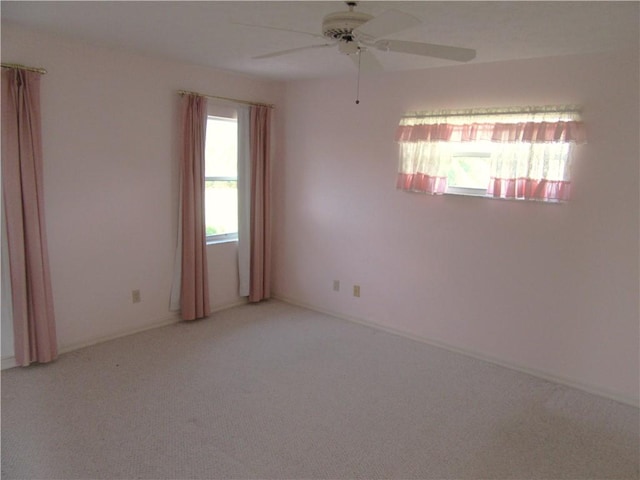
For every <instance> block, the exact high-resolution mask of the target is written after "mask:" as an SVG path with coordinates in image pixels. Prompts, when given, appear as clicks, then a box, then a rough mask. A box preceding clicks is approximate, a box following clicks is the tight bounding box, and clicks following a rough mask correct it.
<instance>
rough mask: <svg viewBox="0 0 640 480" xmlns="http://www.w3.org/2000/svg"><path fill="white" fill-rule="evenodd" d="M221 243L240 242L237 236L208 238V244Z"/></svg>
mask: <svg viewBox="0 0 640 480" xmlns="http://www.w3.org/2000/svg"><path fill="white" fill-rule="evenodd" d="M221 243H238V239H237V238H219V239H216V240H207V245H219V244H221Z"/></svg>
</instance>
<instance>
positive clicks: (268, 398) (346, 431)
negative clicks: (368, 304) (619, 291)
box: [2, 301, 640, 479]
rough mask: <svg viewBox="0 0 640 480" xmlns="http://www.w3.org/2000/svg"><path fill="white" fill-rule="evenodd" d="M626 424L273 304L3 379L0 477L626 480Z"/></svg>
mask: <svg viewBox="0 0 640 480" xmlns="http://www.w3.org/2000/svg"><path fill="white" fill-rule="evenodd" d="M639 420H640V419H639V414H638V409H637V408H634V407H630V406H627V405H623V404H620V403H616V402H614V401H611V400H607V399H604V398H600V397H597V396H593V395H589V394H587V393H584V392H581V391H578V390H574V389H571V388H568V387H565V386H561V385H556V384H554V383H550V382H548V381H545V380H541V379H538V378H535V377H531V376H528V375H526V374H523V373H519V372H515V371H512V370H509V369H505V368H502V367H499V366H496V365H492V364H489V363H484V362H481V361H478V360H474V359H471V358H468V357H465V356H462V355H458V354H455V353H451V352H449V351H445V350H442V349H439V348H435V347H432V346H428V345H424V344H421V343H418V342H415V341H412V340H408V339H406V338H401V337H398V336H394V335H392V334H388V333H384V332H381V331H378V330H374V329H371V328H368V327H365V326H362V325H357V324H352V323H349V322H346V321H343V320H339V319H335V318H332V317H329V316H326V315H323V314H319V313H315V312H311V311H308V310H305V309H302V308H298V307H294V306H291V305H287V304H285V303H282V302H277V301H271V302H268V303H264V304H260V305H246V306H242V307H237V308H234V309H230V310H227V311H224V312H221V313H218V314H215V315H214V316H213V317H212V318H210V319H207V320H204V321H199V322H196V323H190V324H177V325H172V326H168V327H163V328H159V329H155V330H151V331H148V332H144V333H140V334H137V335H132V336H129V337H125V338H122V339H118V340H114V341H111V342H107V343H103V344H100V345H96V346H93V347H89V348H85V349H83V350H79V351H76V352H73V353H69V354H66V355H62V356H61V357H60V359H59V360H58V361H56V362H55V363H54V364H51V365H47V366H35V367H30V368H27V369H24V368H17V369H12V370H7V371H4V372H2V478H3V479H4V478H7V479H8V478H42V479H51V478H61V479H72V478H83V479H88V478H104V479H115V478H131V479H133V478H158V479H160V478H163V479H164V478H175V479H183V478H206V479H213V478H265V479H267V478H270V479H284V478H295V479H311V478H333V479H347V478H366V479H377V478H388V479H413V478H424V479H430V478H434V479H435V478H443V479H444V478H447V479H479V478H486V479H498V478H500V479H502V478H505V479H506V478H513V479H528V478H545V479H560V478H572V479H607V478H617V479H622V478H635V479H637V478H638V477H639V467H638V462H639V460H638V458H639V456H638V453H639V438H640V434H639Z"/></svg>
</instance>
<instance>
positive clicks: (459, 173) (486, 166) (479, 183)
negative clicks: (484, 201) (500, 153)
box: [445, 142, 492, 196]
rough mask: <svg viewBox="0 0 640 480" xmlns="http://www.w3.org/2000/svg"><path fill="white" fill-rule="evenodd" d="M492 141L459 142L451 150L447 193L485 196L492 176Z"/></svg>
mask: <svg viewBox="0 0 640 480" xmlns="http://www.w3.org/2000/svg"><path fill="white" fill-rule="evenodd" d="M491 152H492V145H491V143H490V142H471V143H459V144H457V145H455V146H454V147H453V149H452V152H451V162H450V164H449V171H448V174H447V189H446V191H445V193H451V194H456V195H474V196H485V195H486V194H487V186H488V185H489V181H490V178H491V175H490V172H491Z"/></svg>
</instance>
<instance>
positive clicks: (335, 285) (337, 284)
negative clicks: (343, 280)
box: [333, 280, 340, 292]
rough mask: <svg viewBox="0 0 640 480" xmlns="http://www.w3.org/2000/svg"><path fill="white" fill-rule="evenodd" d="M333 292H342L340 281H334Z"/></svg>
mask: <svg viewBox="0 0 640 480" xmlns="http://www.w3.org/2000/svg"><path fill="white" fill-rule="evenodd" d="M333 291H334V292H339V291H340V280H334V281H333Z"/></svg>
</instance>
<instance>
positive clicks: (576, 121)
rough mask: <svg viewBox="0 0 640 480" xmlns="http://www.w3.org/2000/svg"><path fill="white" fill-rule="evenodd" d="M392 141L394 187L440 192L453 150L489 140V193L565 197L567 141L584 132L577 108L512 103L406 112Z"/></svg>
mask: <svg viewBox="0 0 640 480" xmlns="http://www.w3.org/2000/svg"><path fill="white" fill-rule="evenodd" d="M396 141H397V142H398V143H399V146H400V147H399V148H400V161H399V167H398V176H397V182H396V185H397V188H399V189H402V190H407V191H415V192H422V193H432V194H441V193H445V192H446V189H447V175H448V172H449V167H450V164H451V157H452V153H453V152H454V151H455V150H454V149H455V148H459V146H460V145H462V144H465V143H466V144H470V143H473V142H488V143H490V144H491V145H492V153H491V172H490V180H489V182H488V185H487V195H488V196H491V197H496V198H517V199H533V200H545V201H562V200H567V199H568V198H569V187H570V180H569V167H570V159H571V149H572V146H573V145H574V144H577V143H583V142H584V141H585V133H584V125H583V123H582V121H581V119H580V113H579V111H578V109H577V107H574V106H546V107H514V108H507V109H474V110H454V111H435V112H424V113H418V114H414V115H406V116H405V117H404V118H403V119H402V120H401V122H400V125H399V126H398V129H397V132H396Z"/></svg>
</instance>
